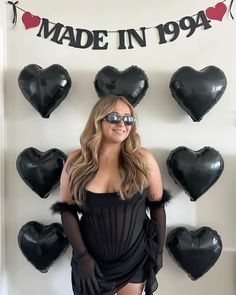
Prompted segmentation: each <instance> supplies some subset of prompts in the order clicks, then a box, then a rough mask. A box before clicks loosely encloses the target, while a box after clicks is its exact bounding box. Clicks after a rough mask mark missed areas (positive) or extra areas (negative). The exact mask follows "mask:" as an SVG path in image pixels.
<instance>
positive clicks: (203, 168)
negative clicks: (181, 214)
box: [166, 146, 224, 201]
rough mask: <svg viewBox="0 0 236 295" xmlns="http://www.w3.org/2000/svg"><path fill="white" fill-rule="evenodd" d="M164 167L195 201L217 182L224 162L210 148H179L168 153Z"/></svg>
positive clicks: (216, 152) (218, 154)
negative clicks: (194, 149)
mask: <svg viewBox="0 0 236 295" xmlns="http://www.w3.org/2000/svg"><path fill="white" fill-rule="evenodd" d="M166 165H167V168H168V172H169V174H170V175H171V177H172V178H173V179H174V181H175V182H176V183H177V184H178V185H180V186H181V187H182V188H183V189H184V190H185V191H186V193H187V194H188V195H189V196H190V199H191V201H196V200H197V199H198V198H199V197H200V196H201V195H202V194H204V193H205V192H206V191H207V190H208V189H209V188H210V187H211V186H212V185H213V184H214V183H215V182H216V181H217V180H218V178H219V177H220V175H221V173H222V171H223V169H224V160H223V158H222V156H221V155H220V153H219V152H218V151H217V150H215V149H214V148H212V147H204V148H202V149H200V150H199V151H193V150H191V149H189V148H187V147H184V146H180V147H178V148H176V149H174V150H173V151H171V152H170V154H169V156H168V159H167V161H166Z"/></svg>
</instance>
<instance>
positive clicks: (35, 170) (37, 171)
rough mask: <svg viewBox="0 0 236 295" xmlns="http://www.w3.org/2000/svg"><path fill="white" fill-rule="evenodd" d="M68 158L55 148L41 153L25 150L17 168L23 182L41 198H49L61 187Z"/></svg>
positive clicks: (20, 156)
mask: <svg viewBox="0 0 236 295" xmlns="http://www.w3.org/2000/svg"><path fill="white" fill-rule="evenodd" d="M66 159H67V156H66V155H65V154H64V153H63V152H62V151H60V150H59V149H56V148H53V149H50V150H48V151H46V152H41V151H39V150H37V149H36V148H34V147H30V148H27V149H25V150H23V151H22V152H21V153H20V154H19V156H18V157H17V160H16V168H17V171H18V173H19V174H20V176H21V178H22V179H23V181H24V182H25V183H26V184H27V185H28V186H29V187H30V188H31V189H32V190H33V191H34V192H35V193H36V194H38V195H39V196H40V197H41V198H47V197H48V196H49V194H50V193H51V192H52V191H53V190H55V189H56V187H57V186H58V185H59V181H60V176H61V172H62V169H63V166H64V163H65V161H66Z"/></svg>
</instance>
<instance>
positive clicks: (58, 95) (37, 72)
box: [18, 64, 71, 118]
mask: <svg viewBox="0 0 236 295" xmlns="http://www.w3.org/2000/svg"><path fill="white" fill-rule="evenodd" d="M18 84H19V87H20V90H21V92H22V94H23V95H24V97H25V98H26V99H27V100H28V101H29V102H30V103H31V105H32V106H33V107H34V108H35V109H36V110H37V111H38V112H39V113H40V114H41V116H42V117H43V118H49V116H50V114H51V113H52V112H53V111H54V110H55V108H57V107H58V106H59V104H60V103H61V102H62V101H63V100H64V99H65V97H66V96H67V94H68V92H69V90H70V87H71V78H70V75H69V73H68V72H67V70H66V69H64V68H63V67H62V66H60V65H57V64H54V65H51V66H50V67H48V68H46V69H42V68H41V67H40V66H38V65H35V64H30V65H28V66H26V67H24V69H23V70H22V71H21V72H20V75H19V77H18Z"/></svg>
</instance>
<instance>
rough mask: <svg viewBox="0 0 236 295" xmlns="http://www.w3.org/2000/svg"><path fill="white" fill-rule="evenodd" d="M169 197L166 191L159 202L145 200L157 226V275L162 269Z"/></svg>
mask: <svg viewBox="0 0 236 295" xmlns="http://www.w3.org/2000/svg"><path fill="white" fill-rule="evenodd" d="M170 199H171V195H170V194H169V192H168V191H166V190H163V195H162V199H161V200H160V201H150V200H147V206H148V207H149V209H150V217H151V219H152V220H154V221H156V223H157V226H156V230H157V243H158V252H157V253H156V254H157V256H156V266H155V272H156V273H157V272H158V271H159V270H160V269H161V268H162V267H163V248H164V243H165V235H166V212H165V204H166V203H167V202H169V200H170Z"/></svg>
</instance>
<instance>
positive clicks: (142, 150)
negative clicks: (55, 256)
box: [139, 147, 157, 165]
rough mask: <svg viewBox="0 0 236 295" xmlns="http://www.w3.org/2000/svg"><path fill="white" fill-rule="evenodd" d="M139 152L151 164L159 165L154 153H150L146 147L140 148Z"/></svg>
mask: <svg viewBox="0 0 236 295" xmlns="http://www.w3.org/2000/svg"><path fill="white" fill-rule="evenodd" d="M139 151H140V153H141V155H142V156H143V157H144V158H145V159H146V161H147V162H148V163H149V164H151V165H152V164H154V163H155V164H157V163H156V159H155V157H154V155H153V154H152V152H150V151H149V149H147V148H145V147H140V148H139Z"/></svg>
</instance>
